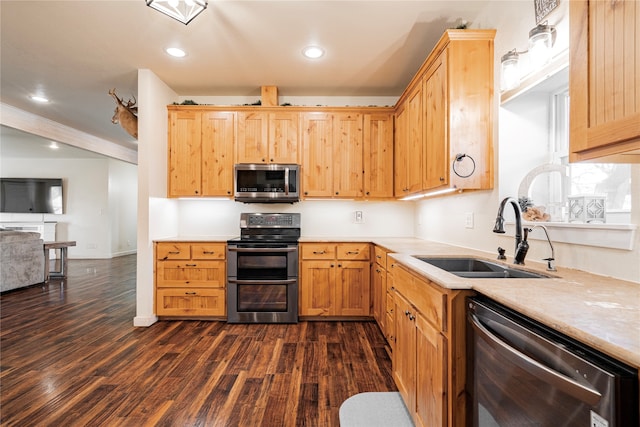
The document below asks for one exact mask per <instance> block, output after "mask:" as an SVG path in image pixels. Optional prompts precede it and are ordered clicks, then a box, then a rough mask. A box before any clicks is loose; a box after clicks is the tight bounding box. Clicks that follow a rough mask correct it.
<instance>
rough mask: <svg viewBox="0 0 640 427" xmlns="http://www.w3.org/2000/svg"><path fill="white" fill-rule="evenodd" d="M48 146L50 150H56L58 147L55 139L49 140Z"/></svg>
mask: <svg viewBox="0 0 640 427" xmlns="http://www.w3.org/2000/svg"><path fill="white" fill-rule="evenodd" d="M49 148H51V149H52V150H57V149H58V148H60V147H58V143H57V142H55V141H51V144H49Z"/></svg>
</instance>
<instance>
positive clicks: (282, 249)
mask: <svg viewBox="0 0 640 427" xmlns="http://www.w3.org/2000/svg"><path fill="white" fill-rule="evenodd" d="M227 249H229V250H230V251H231V252H295V251H297V250H298V247H297V246H296V247H295V248H238V247H233V246H229V247H228V248H227Z"/></svg>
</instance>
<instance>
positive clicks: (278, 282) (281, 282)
mask: <svg viewBox="0 0 640 427" xmlns="http://www.w3.org/2000/svg"><path fill="white" fill-rule="evenodd" d="M227 282H229V283H235V284H237V285H292V284H295V283H297V282H298V279H286V280H237V279H227Z"/></svg>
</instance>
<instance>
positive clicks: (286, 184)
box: [284, 168, 289, 196]
mask: <svg viewBox="0 0 640 427" xmlns="http://www.w3.org/2000/svg"><path fill="white" fill-rule="evenodd" d="M284 194H285V195H287V196H288V195H289V168H284Z"/></svg>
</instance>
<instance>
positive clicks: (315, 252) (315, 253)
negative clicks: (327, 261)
mask: <svg viewBox="0 0 640 427" xmlns="http://www.w3.org/2000/svg"><path fill="white" fill-rule="evenodd" d="M324 253H325V251H313V254H314V255H322V254H324Z"/></svg>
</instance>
